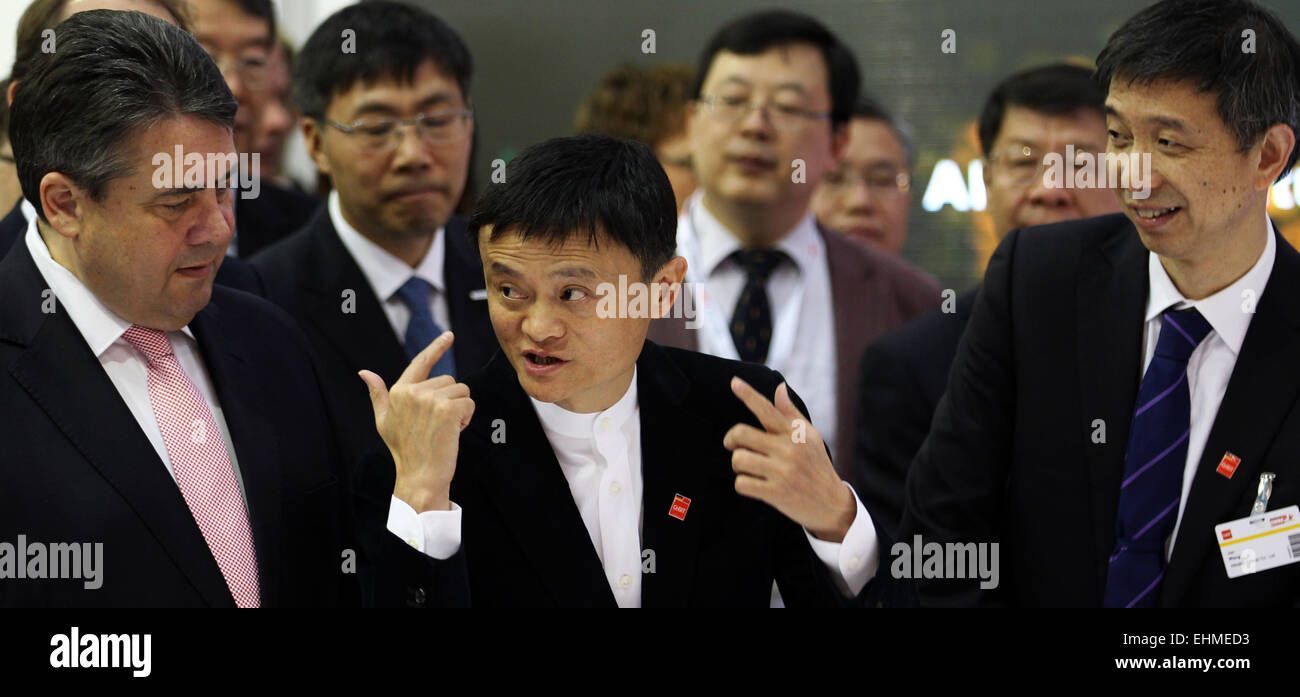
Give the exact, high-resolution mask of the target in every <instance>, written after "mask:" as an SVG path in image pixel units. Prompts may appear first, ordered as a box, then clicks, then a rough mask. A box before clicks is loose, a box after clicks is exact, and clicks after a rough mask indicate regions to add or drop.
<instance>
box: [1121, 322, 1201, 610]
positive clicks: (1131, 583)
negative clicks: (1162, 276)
mask: <svg viewBox="0 0 1300 697" xmlns="http://www.w3.org/2000/svg"><path fill="white" fill-rule="evenodd" d="M1162 320H1163V321H1162V322H1161V327H1160V338H1159V339H1158V340H1157V341H1156V351H1155V355H1154V356H1152V357H1151V363H1150V365H1148V366H1147V372H1146V375H1144V376H1143V377H1142V385H1141V387H1140V388H1139V389H1138V398H1137V405H1136V406H1135V408H1134V411H1133V422H1132V425H1131V426H1130V430H1129V440H1128V449H1127V450H1126V451H1125V452H1124V480H1123V482H1122V483H1121V485H1120V492H1119V516H1118V520H1117V521H1116V539H1115V549H1114V551H1113V552H1112V554H1111V557H1110V567H1109V570H1108V572H1107V575H1106V595H1105V606H1106V607H1155V605H1156V602H1157V601H1158V600H1159V598H1160V586H1161V584H1162V583H1163V582H1164V577H1165V555H1164V547H1165V541H1166V540H1167V539H1168V537H1169V535H1170V534H1171V533H1172V532H1173V529H1174V521H1175V520H1176V519H1177V517H1178V502H1179V500H1180V499H1181V498H1182V490H1183V470H1184V469H1185V468H1186V465H1187V438H1188V436H1189V435H1190V434H1191V392H1190V391H1189V390H1188V387H1187V360H1188V359H1189V358H1191V355H1192V351H1195V350H1196V347H1197V346H1199V345H1200V343H1201V341H1202V340H1204V339H1205V337H1206V335H1207V334H1209V333H1210V330H1211V327H1210V323H1209V322H1207V321H1206V320H1205V318H1204V317H1202V316H1201V313H1200V312H1198V311H1197V310H1196V308H1189V309H1186V310H1177V311H1175V310H1169V311H1166V312H1165V313H1164V314H1163V315H1162Z"/></svg>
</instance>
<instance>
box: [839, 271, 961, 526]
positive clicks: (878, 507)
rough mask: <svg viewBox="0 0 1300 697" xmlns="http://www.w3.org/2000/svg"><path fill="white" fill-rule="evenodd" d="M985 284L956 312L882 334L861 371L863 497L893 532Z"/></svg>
mask: <svg viewBox="0 0 1300 697" xmlns="http://www.w3.org/2000/svg"><path fill="white" fill-rule="evenodd" d="M978 291H979V289H978V287H976V288H972V289H971V290H968V291H966V292H965V293H962V294H961V295H959V296H957V297H956V298H955V299H954V303H953V306H952V312H944V311H943V308H938V309H935V310H932V311H930V312H928V313H926V314H924V315H922V316H920V317H917V318H916V319H914V320H912V321H910V322H908V323H906V324H904V325H903V326H901V327H899V328H898V329H895V330H893V331H891V332H889V333H888V334H885V335H884V336H882V337H880V339H878V340H876V342H875V343H873V344H871V345H870V346H868V347H867V350H866V351H863V353H862V369H861V370H860V371H859V374H860V376H861V377H860V379H859V382H858V392H857V400H858V408H857V419H858V423H857V432H858V437H857V439H856V441H855V445H856V449H857V452H856V453H855V458H854V465H855V467H856V468H857V471H858V478H857V481H858V482H860V483H861V486H860V488H859V489H858V495H859V496H861V497H862V503H863V505H865V506H866V507H867V510H869V511H870V512H871V516H872V517H873V518H875V519H876V522H877V524H878V525H880V526H882V527H884V528H885V529H887V530H889V532H890V533H891V534H892V533H894V532H896V531H897V530H898V521H899V519H900V518H902V516H903V482H904V481H906V479H907V469H908V467H909V466H910V465H911V464H912V458H914V457H916V451H917V450H920V449H921V443H922V442H924V441H925V434H927V433H929V432H930V421H931V420H933V418H934V410H935V407H937V406H938V405H939V398H940V397H942V396H943V391H944V388H945V387H946V386H947V385H948V369H949V368H950V367H951V366H952V359H953V357H954V356H956V355H957V342H958V341H960V340H961V335H962V332H963V331H965V329H966V323H967V322H968V321H969V320H970V313H971V308H972V307H974V305H975V296H976V293H978Z"/></svg>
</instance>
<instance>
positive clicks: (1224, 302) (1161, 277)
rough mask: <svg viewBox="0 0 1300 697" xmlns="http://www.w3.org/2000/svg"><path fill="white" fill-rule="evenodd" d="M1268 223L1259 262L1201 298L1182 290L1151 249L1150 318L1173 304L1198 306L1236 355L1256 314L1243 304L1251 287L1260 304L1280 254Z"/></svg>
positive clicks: (1149, 273)
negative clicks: (1186, 295)
mask: <svg viewBox="0 0 1300 697" xmlns="http://www.w3.org/2000/svg"><path fill="white" fill-rule="evenodd" d="M1266 226H1268V228H1269V229H1268V231H1267V237H1268V241H1267V242H1265V243H1264V251H1263V253H1262V254H1260V255H1259V259H1258V260H1256V261H1255V265H1254V266H1252V267H1250V270H1249V271H1247V272H1246V273H1245V274H1244V275H1243V276H1242V277H1241V278H1239V279H1237V280H1236V281H1234V282H1233V283H1232V285H1230V286H1228V287H1227V288H1224V289H1223V290H1221V291H1219V292H1217V293H1215V294H1214V295H1211V296H1209V297H1208V298H1202V299H1200V300H1188V299H1187V298H1186V297H1185V296H1184V295H1183V294H1182V293H1180V292H1178V288H1177V287H1175V286H1174V282H1173V280H1172V279H1170V278H1169V274H1168V272H1166V271H1165V267H1164V266H1162V265H1161V264H1160V257H1159V256H1157V255H1156V253H1155V252H1148V253H1147V254H1148V257H1147V275H1148V276H1149V278H1150V288H1151V292H1150V293H1148V294H1147V313H1146V321H1147V322H1150V321H1151V320H1153V319H1155V318H1156V317H1157V316H1159V315H1160V314H1161V313H1163V312H1164V311H1165V310H1168V309H1169V307H1170V306H1171V305H1178V306H1179V309H1185V308H1187V307H1194V308H1196V309H1197V310H1199V311H1200V313H1201V316H1202V317H1204V318H1205V319H1206V321H1208V322H1209V323H1210V327H1211V328H1213V329H1214V331H1215V332H1217V333H1218V335H1219V338H1221V339H1223V342H1224V343H1225V344H1227V345H1228V348H1230V349H1232V353H1233V354H1234V355H1235V354H1237V353H1238V352H1240V351H1241V343H1242V342H1243V341H1245V339H1246V330H1247V329H1249V328H1250V318H1251V317H1252V313H1250V312H1245V311H1243V309H1242V303H1243V301H1244V300H1245V299H1246V297H1247V296H1246V295H1244V294H1245V292H1246V291H1247V290H1249V291H1251V296H1252V297H1253V298H1254V302H1255V303H1256V304H1258V303H1259V301H1260V298H1261V296H1263V294H1264V286H1266V285H1267V284H1268V277H1269V275H1271V274H1272V273H1273V260H1274V259H1275V258H1276V257H1277V241H1276V240H1275V239H1274V238H1273V229H1272V227H1271V226H1270V225H1268V224H1267V223H1266Z"/></svg>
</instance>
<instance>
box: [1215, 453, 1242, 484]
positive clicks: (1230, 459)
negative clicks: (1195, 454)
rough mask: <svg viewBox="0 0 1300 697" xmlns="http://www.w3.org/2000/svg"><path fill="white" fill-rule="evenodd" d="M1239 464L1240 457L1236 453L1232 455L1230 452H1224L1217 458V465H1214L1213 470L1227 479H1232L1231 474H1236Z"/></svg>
mask: <svg viewBox="0 0 1300 697" xmlns="http://www.w3.org/2000/svg"><path fill="white" fill-rule="evenodd" d="M1240 464H1241V458H1239V457H1237V456H1236V455H1233V454H1232V453H1224V454H1223V459H1222V460H1219V466H1218V467H1215V468H1214V471H1215V472H1218V473H1219V474H1222V475H1223V476H1225V477H1227V478H1228V479H1232V475H1233V474H1236V472H1237V465H1240Z"/></svg>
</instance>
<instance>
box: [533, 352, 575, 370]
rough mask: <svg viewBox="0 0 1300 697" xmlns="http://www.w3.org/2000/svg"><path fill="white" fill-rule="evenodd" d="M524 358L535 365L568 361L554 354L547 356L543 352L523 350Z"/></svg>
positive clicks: (557, 363)
mask: <svg viewBox="0 0 1300 697" xmlns="http://www.w3.org/2000/svg"><path fill="white" fill-rule="evenodd" d="M524 359H525V360H527V361H528V362H529V363H530V364H532V365H536V366H548V365H559V364H560V363H568V361H566V360H563V359H561V358H558V357H556V356H549V355H546V354H543V353H537V352H536V351H525V352H524Z"/></svg>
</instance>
